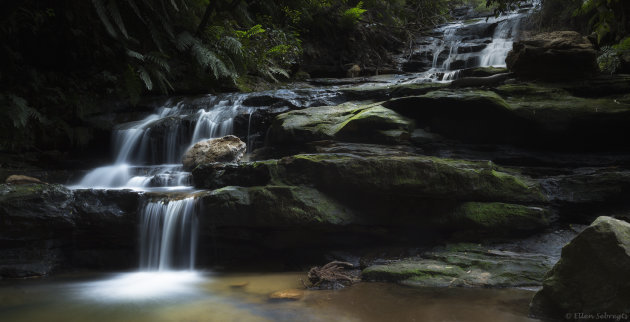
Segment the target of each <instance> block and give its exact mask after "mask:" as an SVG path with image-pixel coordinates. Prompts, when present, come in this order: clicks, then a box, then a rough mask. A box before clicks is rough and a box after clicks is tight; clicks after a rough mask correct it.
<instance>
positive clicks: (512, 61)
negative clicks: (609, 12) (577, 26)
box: [505, 31, 599, 79]
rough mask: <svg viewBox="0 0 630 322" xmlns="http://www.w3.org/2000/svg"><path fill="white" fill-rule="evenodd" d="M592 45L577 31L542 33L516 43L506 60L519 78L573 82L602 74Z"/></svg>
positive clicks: (509, 67)
mask: <svg viewBox="0 0 630 322" xmlns="http://www.w3.org/2000/svg"><path fill="white" fill-rule="evenodd" d="M596 59H597V51H596V50H595V49H593V44H592V43H591V42H590V41H589V40H588V39H587V38H586V37H584V36H582V35H580V34H579V33H577V32H575V31H554V32H548V33H541V34H538V35H536V36H533V37H531V38H527V39H523V40H521V41H518V42H515V43H514V46H513V48H512V51H510V52H509V53H508V56H507V58H506V60H505V62H506V64H507V67H508V69H510V70H511V71H512V72H514V73H515V74H516V75H517V76H519V77H525V78H536V79H571V78H575V77H584V76H591V75H593V74H596V73H597V72H599V67H598V65H597V61H596Z"/></svg>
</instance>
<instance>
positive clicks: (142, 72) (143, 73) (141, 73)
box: [138, 66, 153, 90]
mask: <svg viewBox="0 0 630 322" xmlns="http://www.w3.org/2000/svg"><path fill="white" fill-rule="evenodd" d="M138 77H140V79H141V80H142V81H143V82H144V86H146V88H147V89H148V90H152V89H153V82H152V81H151V75H149V72H147V70H146V69H145V68H144V67H142V66H138Z"/></svg>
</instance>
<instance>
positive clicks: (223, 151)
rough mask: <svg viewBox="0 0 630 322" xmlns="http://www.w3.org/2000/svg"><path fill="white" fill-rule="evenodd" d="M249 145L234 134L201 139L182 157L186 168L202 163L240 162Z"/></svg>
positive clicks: (189, 168) (190, 168)
mask: <svg viewBox="0 0 630 322" xmlns="http://www.w3.org/2000/svg"><path fill="white" fill-rule="evenodd" d="M246 149H247V145H246V144H245V142H243V141H241V140H240V139H239V138H237V137H236V136H234V135H228V136H224V137H221V138H217V139H210V140H205V141H201V142H199V143H196V144H195V145H193V146H192V147H191V148H190V149H189V150H188V151H186V153H185V154H184V157H183V159H182V163H183V165H184V169H185V170H192V169H194V168H196V167H197V166H199V165H201V164H210V163H217V162H238V161H240V160H241V158H242V157H243V154H245V151H246Z"/></svg>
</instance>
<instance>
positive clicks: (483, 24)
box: [412, 1, 539, 82]
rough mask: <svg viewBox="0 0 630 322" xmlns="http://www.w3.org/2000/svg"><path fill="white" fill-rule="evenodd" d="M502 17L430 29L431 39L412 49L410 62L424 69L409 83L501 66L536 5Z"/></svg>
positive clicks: (438, 79) (450, 77)
mask: <svg viewBox="0 0 630 322" xmlns="http://www.w3.org/2000/svg"><path fill="white" fill-rule="evenodd" d="M538 4H539V2H538V1H532V2H531V4H530V7H529V8H525V9H523V10H520V11H518V12H513V13H510V14H508V15H505V16H499V17H490V18H487V19H486V18H479V19H473V20H472V21H466V22H461V21H460V22H455V23H449V24H446V25H444V26H441V27H439V28H437V29H436V30H434V34H435V36H432V37H425V38H424V40H422V41H420V43H421V45H420V46H419V47H418V48H416V49H415V53H414V54H413V55H412V57H414V58H412V60H413V59H415V61H416V63H418V64H420V65H421V66H425V68H424V72H422V73H421V74H420V75H421V76H420V77H417V78H415V79H414V81H413V82H426V81H451V80H454V79H457V78H458V77H459V75H460V72H461V70H463V69H466V68H474V67H490V66H493V67H505V58H506V57H507V54H508V52H509V51H510V50H511V49H512V44H513V43H514V39H515V38H516V37H518V33H519V28H520V25H521V22H522V21H523V19H525V18H526V17H528V16H529V15H530V14H531V13H532V12H533V11H534V10H535V9H536V7H537V6H538Z"/></svg>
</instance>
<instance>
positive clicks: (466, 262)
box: [362, 244, 552, 287]
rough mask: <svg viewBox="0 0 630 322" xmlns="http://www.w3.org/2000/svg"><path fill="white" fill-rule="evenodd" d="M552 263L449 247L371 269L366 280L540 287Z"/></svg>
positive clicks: (541, 258)
mask: <svg viewBox="0 0 630 322" xmlns="http://www.w3.org/2000/svg"><path fill="white" fill-rule="evenodd" d="M551 265H552V263H551V260H550V258H549V257H548V256H545V255H541V254H530V253H515V252H509V251H500V250H494V249H488V248H486V247H481V246H477V245H471V244H456V245H449V246H447V247H444V248H438V249H436V250H433V251H430V252H427V253H424V254H423V255H422V257H421V258H410V259H403V260H400V261H394V262H391V263H387V264H379V265H373V266H370V267H367V268H365V269H364V270H363V273H362V274H363V278H364V279H366V280H370V281H388V282H396V283H401V284H404V285H410V286H419V287H448V286H460V287H518V286H536V285H540V284H541V282H542V279H543V277H544V275H545V272H546V271H547V270H548V269H549V268H550V267H551Z"/></svg>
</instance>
